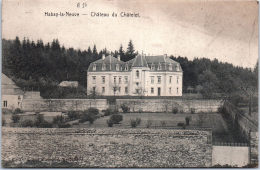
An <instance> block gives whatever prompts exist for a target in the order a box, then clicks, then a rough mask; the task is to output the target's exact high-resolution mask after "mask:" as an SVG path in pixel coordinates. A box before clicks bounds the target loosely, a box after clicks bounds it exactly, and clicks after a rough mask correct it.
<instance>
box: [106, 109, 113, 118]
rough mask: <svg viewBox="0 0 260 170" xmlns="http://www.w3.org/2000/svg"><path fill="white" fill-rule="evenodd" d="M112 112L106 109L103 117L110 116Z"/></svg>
mask: <svg viewBox="0 0 260 170" xmlns="http://www.w3.org/2000/svg"><path fill="white" fill-rule="evenodd" d="M113 113H114V112H113V110H112V109H106V110H104V116H110V115H112V114H113Z"/></svg>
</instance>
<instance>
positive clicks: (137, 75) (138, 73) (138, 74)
mask: <svg viewBox="0 0 260 170" xmlns="http://www.w3.org/2000/svg"><path fill="white" fill-rule="evenodd" d="M139 76H140V72H139V70H137V71H136V78H138V79H139Z"/></svg>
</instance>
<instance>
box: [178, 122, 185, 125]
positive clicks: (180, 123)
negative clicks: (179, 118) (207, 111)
mask: <svg viewBox="0 0 260 170" xmlns="http://www.w3.org/2000/svg"><path fill="white" fill-rule="evenodd" d="M184 125H185V124H184V123H182V122H179V123H178V124H177V126H184Z"/></svg>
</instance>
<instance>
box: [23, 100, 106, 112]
mask: <svg viewBox="0 0 260 170" xmlns="http://www.w3.org/2000/svg"><path fill="white" fill-rule="evenodd" d="M90 107H95V108H97V109H99V110H103V109H107V108H108V106H107V100H106V99H24V100H23V103H22V109H23V110H24V111H51V112H59V111H72V110H81V111H82V110H87V109H88V108H90Z"/></svg>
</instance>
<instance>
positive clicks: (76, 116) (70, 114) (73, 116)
mask: <svg viewBox="0 0 260 170" xmlns="http://www.w3.org/2000/svg"><path fill="white" fill-rule="evenodd" d="M80 115H81V114H80V112H78V111H69V112H68V118H69V119H70V120H75V119H79V118H80Z"/></svg>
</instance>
